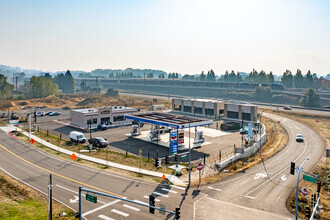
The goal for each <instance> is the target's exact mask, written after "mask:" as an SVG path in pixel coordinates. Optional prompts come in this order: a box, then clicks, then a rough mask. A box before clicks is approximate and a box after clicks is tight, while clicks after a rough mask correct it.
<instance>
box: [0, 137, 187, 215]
mask: <svg viewBox="0 0 330 220" xmlns="http://www.w3.org/2000/svg"><path fill="white" fill-rule="evenodd" d="M0 143H1V145H0V167H1V170H3V171H4V172H6V173H7V174H10V175H12V176H14V177H15V178H18V179H19V180H21V181H23V182H24V183H26V184H29V185H31V186H32V187H34V188H36V189H38V190H40V191H42V192H44V193H47V184H48V179H49V174H50V173H51V174H52V176H53V186H54V188H53V189H54V190H53V196H54V198H55V199H57V200H59V201H61V202H62V203H64V204H66V205H67V206H69V207H71V208H72V209H74V210H78V200H77V196H78V187H79V185H81V186H83V187H86V188H88V189H93V190H97V191H102V192H105V193H109V194H112V195H117V196H120V197H126V198H127V199H131V200H136V201H141V202H144V203H148V197H149V195H150V194H153V195H155V197H156V206H158V207H159V204H164V205H165V206H166V208H167V209H168V210H171V211H174V210H175V208H176V207H178V206H179V205H180V203H181V201H182V198H183V196H182V193H183V194H184V192H185V188H182V187H177V186H172V187H171V186H168V185H162V184H154V183H149V182H144V181H141V180H136V179H133V178H128V177H124V176H120V175H114V174H111V173H108V172H104V171H102V170H99V169H93V168H90V167H86V166H83V165H81V164H79V163H77V162H70V161H65V160H61V159H58V158H55V157H53V156H51V155H49V154H47V153H44V152H42V151H40V150H38V149H35V148H33V147H31V146H29V145H26V144H24V143H21V142H19V141H17V140H15V139H14V138H11V137H9V136H8V135H7V134H6V133H4V132H3V131H1V132H0ZM84 197H85V196H84ZM84 197H83V200H82V207H83V211H82V214H83V216H84V217H85V218H86V219H107V218H108V219H164V218H165V217H164V215H160V214H159V213H158V211H155V215H152V214H150V213H149V211H148V208H147V207H142V206H138V205H134V204H131V203H128V202H122V201H120V200H117V199H110V198H107V197H102V196H98V203H97V204H94V203H91V202H88V201H86V200H85V198H84ZM192 202H193V200H192V199H187V200H186V201H185V203H184V204H183V206H182V209H184V210H189V207H192ZM186 206H187V207H188V208H185V207H186ZM181 213H182V215H186V216H187V217H188V216H189V213H186V214H184V213H185V211H182V212H181ZM187 219H189V218H187Z"/></svg>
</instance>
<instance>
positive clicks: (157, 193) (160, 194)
mask: <svg viewBox="0 0 330 220" xmlns="http://www.w3.org/2000/svg"><path fill="white" fill-rule="evenodd" d="M152 194H156V195H159V196H164V197H166V198H168V197H169V196H168V195H165V194H163V193H159V192H156V191H155V192H152Z"/></svg>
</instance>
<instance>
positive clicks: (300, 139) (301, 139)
mask: <svg viewBox="0 0 330 220" xmlns="http://www.w3.org/2000/svg"><path fill="white" fill-rule="evenodd" d="M296 141H297V142H304V138H303V136H302V134H297V136H296Z"/></svg>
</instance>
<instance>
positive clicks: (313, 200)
mask: <svg viewBox="0 0 330 220" xmlns="http://www.w3.org/2000/svg"><path fill="white" fill-rule="evenodd" d="M315 203H316V194H313V198H312V205H313V208H314V206H315Z"/></svg>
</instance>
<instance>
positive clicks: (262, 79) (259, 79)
mask: <svg viewBox="0 0 330 220" xmlns="http://www.w3.org/2000/svg"><path fill="white" fill-rule="evenodd" d="M257 83H259V84H265V83H267V76H266V73H265V71H263V70H261V71H260V73H259V74H258V76H257Z"/></svg>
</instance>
